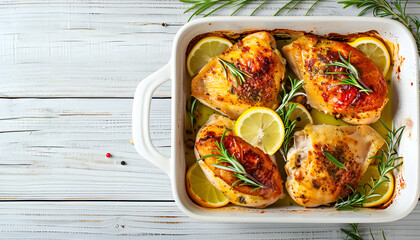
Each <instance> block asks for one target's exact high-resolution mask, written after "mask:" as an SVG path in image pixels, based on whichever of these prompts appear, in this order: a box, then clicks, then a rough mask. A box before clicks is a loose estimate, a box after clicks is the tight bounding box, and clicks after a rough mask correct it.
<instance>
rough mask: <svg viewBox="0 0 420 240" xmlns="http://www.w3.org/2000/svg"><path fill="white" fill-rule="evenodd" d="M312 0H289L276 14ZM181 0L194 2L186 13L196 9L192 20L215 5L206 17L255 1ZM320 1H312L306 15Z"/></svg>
mask: <svg viewBox="0 0 420 240" xmlns="http://www.w3.org/2000/svg"><path fill="white" fill-rule="evenodd" d="M268 1H269V0H264V1H263V2H262V3H260V4H259V5H258V6H257V7H256V8H255V9H254V11H252V13H251V16H252V15H254V14H255V13H256V12H257V11H258V10H259V9H260V8H261V7H262V6H263V5H265V4H266V3H267V2H268ZM309 1H312V0H289V1H288V2H287V3H286V4H285V5H283V7H281V8H280V9H279V10H278V11H277V12H276V13H275V14H274V16H276V15H277V14H279V13H280V12H281V11H282V10H283V9H285V8H286V7H287V6H289V5H290V4H292V3H295V4H294V5H293V6H292V7H291V8H290V9H289V11H288V12H287V13H290V12H291V11H292V10H293V9H295V8H296V7H297V6H298V5H299V4H301V3H303V2H309ZM180 2H183V3H191V4H193V5H192V6H191V7H190V8H188V9H187V10H186V11H185V12H184V13H187V12H189V11H191V10H193V9H195V11H194V12H193V13H192V14H191V16H190V18H189V19H188V21H190V20H191V19H192V18H193V17H194V16H197V15H198V14H201V13H203V12H205V11H206V10H209V9H211V8H212V7H213V6H215V5H216V6H217V5H218V6H217V7H215V8H213V9H212V10H210V11H209V12H208V13H206V14H205V15H204V17H207V16H209V15H211V14H213V13H214V12H216V11H218V10H220V9H222V8H225V7H233V8H235V10H234V11H233V12H232V14H231V15H234V14H235V13H236V12H237V11H239V10H240V9H241V8H243V7H244V6H245V5H247V4H249V3H255V1H253V0H180ZM318 2H319V0H316V1H315V2H313V3H312V5H311V6H310V8H309V9H308V11H307V12H306V14H305V15H308V13H309V12H310V11H311V10H312V8H313V7H314V6H315V5H316V4H317V3H318Z"/></svg>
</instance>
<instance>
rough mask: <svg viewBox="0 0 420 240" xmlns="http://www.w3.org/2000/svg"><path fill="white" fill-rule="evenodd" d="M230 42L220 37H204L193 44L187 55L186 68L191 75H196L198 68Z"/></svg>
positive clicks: (226, 47)
mask: <svg viewBox="0 0 420 240" xmlns="http://www.w3.org/2000/svg"><path fill="white" fill-rule="evenodd" d="M231 46H232V43H231V42H230V41H229V40H227V39H225V38H221V37H206V38H203V39H201V40H200V41H199V42H198V43H196V44H195V45H194V47H193V48H192V50H191V52H190V54H188V57H187V70H188V73H189V74H190V75H191V77H192V76H195V75H197V74H198V73H199V72H200V70H201V69H202V68H203V67H204V66H205V65H206V64H207V63H208V62H210V60H212V59H213V58H214V57H217V56H218V55H220V54H222V53H223V52H224V51H226V50H227V49H228V48H230V47H231Z"/></svg>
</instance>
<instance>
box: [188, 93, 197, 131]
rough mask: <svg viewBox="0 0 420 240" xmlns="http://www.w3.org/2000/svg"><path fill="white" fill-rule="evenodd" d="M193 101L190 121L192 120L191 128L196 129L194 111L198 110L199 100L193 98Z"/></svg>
mask: <svg viewBox="0 0 420 240" xmlns="http://www.w3.org/2000/svg"><path fill="white" fill-rule="evenodd" d="M191 98H192V101H191V106H190V112H189V113H190V120H191V127H194V118H195V115H194V111H195V109H196V108H197V98H195V97H191Z"/></svg>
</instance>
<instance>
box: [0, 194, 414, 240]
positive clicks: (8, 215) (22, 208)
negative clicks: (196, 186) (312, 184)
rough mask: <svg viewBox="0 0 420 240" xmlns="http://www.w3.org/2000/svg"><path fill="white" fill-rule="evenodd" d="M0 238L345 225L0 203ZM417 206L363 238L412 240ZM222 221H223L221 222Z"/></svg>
mask: <svg viewBox="0 0 420 240" xmlns="http://www.w3.org/2000/svg"><path fill="white" fill-rule="evenodd" d="M0 214H1V216H2V217H1V218H0V235H1V236H2V237H7V238H23V237H26V238H31V239H35V238H40V239H82V238H83V239H86V238H89V239H99V238H100V239H116V238H118V239H194V240H195V239H257V238H261V239H344V238H345V235H344V234H343V233H342V232H341V231H340V228H346V229H349V227H348V225H347V224H328V225H325V224H258V223H255V224H250V223H222V222H220V223H208V222H202V221H197V220H194V219H191V218H189V217H187V216H185V215H184V214H183V213H181V212H180V211H179V210H178V208H177V207H176V205H175V203H174V202H19V203H16V202H11V203H10V202H1V203H0ZM419 216H420V204H419V205H417V207H416V208H415V210H414V211H413V212H412V213H411V214H410V215H409V216H408V217H406V218H404V219H402V220H399V221H396V222H391V223H380V224H359V230H360V232H361V233H362V236H363V237H366V239H370V237H368V235H369V230H368V229H369V228H371V229H372V233H373V234H374V235H375V236H377V239H382V238H381V237H380V231H381V229H383V230H384V231H385V235H386V237H387V239H404V240H409V239H418V236H419V235H420V229H419V227H418V223H419V221H420V217H419ZM221 221H223V219H221Z"/></svg>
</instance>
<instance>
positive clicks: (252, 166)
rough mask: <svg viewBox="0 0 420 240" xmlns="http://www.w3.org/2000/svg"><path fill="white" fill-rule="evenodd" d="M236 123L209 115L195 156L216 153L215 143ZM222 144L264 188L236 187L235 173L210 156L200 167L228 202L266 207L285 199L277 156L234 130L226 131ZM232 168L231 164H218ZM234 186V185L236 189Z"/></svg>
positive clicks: (199, 137) (201, 131) (219, 116)
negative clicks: (238, 134) (256, 146)
mask: <svg viewBox="0 0 420 240" xmlns="http://www.w3.org/2000/svg"><path fill="white" fill-rule="evenodd" d="M234 125H235V121H233V120H231V119H229V118H227V117H224V116H221V115H217V114H213V115H212V116H210V118H209V120H208V121H207V123H206V124H205V125H204V126H203V127H202V128H201V129H200V130H199V132H198V134H197V138H196V143H195V149H194V152H195V156H196V158H197V159H200V158H201V157H203V156H206V155H211V154H217V155H219V153H218V152H216V151H215V150H217V149H218V148H217V146H216V143H215V142H220V140H221V137H222V135H223V133H224V132H225V130H226V129H234ZM223 145H224V147H225V148H226V149H227V152H228V153H229V154H230V155H231V156H234V157H235V158H236V159H237V161H238V162H240V163H241V165H242V166H243V167H244V169H245V171H246V172H247V173H248V174H249V175H251V176H252V177H253V178H254V179H256V180H257V181H258V182H259V183H261V184H262V185H263V186H264V187H263V188H259V189H255V187H254V186H250V185H242V184H241V183H243V182H238V183H236V184H234V183H235V182H236V181H237V180H238V178H237V177H235V176H234V172H232V171H228V170H224V169H220V168H217V167H215V166H214V165H212V164H218V162H219V158H218V157H208V158H204V159H203V160H201V161H199V164H200V167H201V169H202V170H203V172H204V174H205V175H206V177H207V179H208V180H209V181H210V182H211V183H212V184H213V186H215V187H216V188H217V189H219V190H220V191H222V192H223V193H224V194H225V195H226V197H227V198H229V200H230V201H231V202H232V203H233V204H236V205H241V206H247V207H257V208H264V207H266V206H268V205H270V204H272V203H274V202H276V201H277V200H278V199H279V198H282V197H283V196H284V193H283V185H282V183H283V181H282V179H281V176H280V173H279V170H278V168H277V165H276V161H275V158H274V156H270V155H267V154H265V153H264V152H262V151H261V150H260V149H258V148H255V147H253V146H251V145H250V144H249V143H247V142H245V141H244V140H242V139H241V138H240V137H238V136H235V135H233V132H232V131H228V132H226V135H225V137H224V139H223ZM219 164H220V165H222V166H225V167H227V166H229V164H228V163H219ZM232 184H234V186H233V187H231V186H232Z"/></svg>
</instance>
